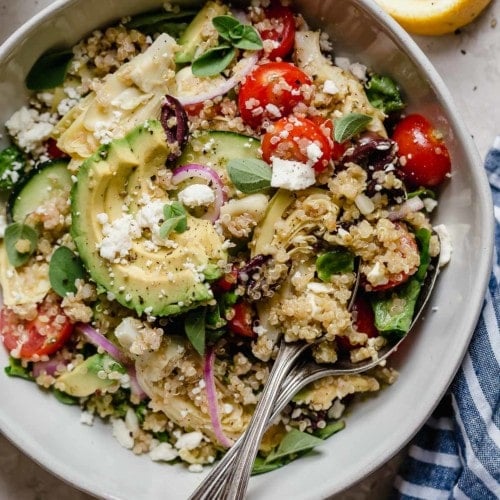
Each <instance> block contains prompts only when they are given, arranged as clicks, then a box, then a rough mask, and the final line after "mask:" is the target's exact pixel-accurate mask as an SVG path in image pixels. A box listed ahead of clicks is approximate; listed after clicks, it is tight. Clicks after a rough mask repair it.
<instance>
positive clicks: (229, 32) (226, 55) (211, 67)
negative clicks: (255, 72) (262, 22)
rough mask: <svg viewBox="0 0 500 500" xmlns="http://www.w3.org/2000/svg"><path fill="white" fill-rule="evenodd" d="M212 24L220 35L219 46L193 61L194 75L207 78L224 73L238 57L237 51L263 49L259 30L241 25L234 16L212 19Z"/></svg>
mask: <svg viewBox="0 0 500 500" xmlns="http://www.w3.org/2000/svg"><path fill="white" fill-rule="evenodd" d="M212 24H213V25H214V27H215V29H216V30H217V32H218V33H219V44H218V45H217V47H213V48H212V49H209V50H207V51H206V52H205V53H203V54H202V55H201V56H199V57H197V58H196V59H195V60H194V61H193V64H192V66H191V70H192V72H193V75H195V76H200V77H207V76H215V75H218V74H220V73H222V71H224V70H225V69H226V68H227V67H228V66H229V65H230V64H231V61H232V60H233V59H234V57H235V56H236V49H241V50H261V49H262V40H261V38H260V35H259V33H258V32H257V30H256V29H255V28H254V27H253V26H250V25H248V24H242V23H240V22H239V21H238V20H237V19H236V18H234V17H233V16H216V17H214V18H213V19H212Z"/></svg>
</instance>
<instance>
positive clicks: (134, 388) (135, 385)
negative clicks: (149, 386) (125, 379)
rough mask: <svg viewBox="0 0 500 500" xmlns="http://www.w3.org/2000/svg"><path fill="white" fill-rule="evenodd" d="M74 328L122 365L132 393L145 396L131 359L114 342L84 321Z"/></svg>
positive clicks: (141, 397)
mask: <svg viewBox="0 0 500 500" xmlns="http://www.w3.org/2000/svg"><path fill="white" fill-rule="evenodd" d="M75 330H77V331H78V332H80V333H82V334H83V335H85V337H87V339H88V340H89V341H90V342H91V343H92V344H94V345H95V346H97V347H101V348H102V349H103V350H104V351H106V352H107V353H108V354H109V355H110V356H111V357H112V358H114V359H116V361H118V362H119V363H121V364H122V365H123V366H124V368H125V369H126V370H127V373H128V376H129V378H130V391H131V392H132V394H135V395H136V396H138V397H139V398H140V399H144V398H145V397H147V394H146V393H145V392H144V390H143V389H142V387H141V386H140V384H139V381H138V379H137V374H136V371H135V367H134V365H133V364H131V360H130V359H129V358H128V357H127V356H126V355H125V354H123V352H122V351H121V350H120V349H119V348H118V347H117V346H116V345H115V344H113V342H111V341H110V340H108V339H107V338H106V337H105V336H104V335H103V334H102V333H99V332H98V331H97V330H96V329H95V328H92V327H91V326H90V325H87V324H85V323H77V324H76V325H75Z"/></svg>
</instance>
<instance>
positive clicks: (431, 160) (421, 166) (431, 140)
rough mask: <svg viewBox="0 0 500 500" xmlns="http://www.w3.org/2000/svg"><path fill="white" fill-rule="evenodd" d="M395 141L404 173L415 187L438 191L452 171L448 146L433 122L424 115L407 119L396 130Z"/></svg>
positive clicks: (411, 116)
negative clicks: (437, 188) (436, 187)
mask: <svg viewBox="0 0 500 500" xmlns="http://www.w3.org/2000/svg"><path fill="white" fill-rule="evenodd" d="M392 138H393V139H394V141H396V143H397V144H398V147H399V155H400V157H401V160H402V161H401V162H400V164H401V166H400V171H401V173H402V176H403V178H404V180H405V181H406V182H407V183H408V184H410V185H412V186H424V187H435V186H438V185H439V184H441V183H442V182H443V181H444V180H445V179H446V177H447V176H448V175H449V173H450V171H451V161H450V155H449V153H448V149H447V148H446V145H445V143H444V141H443V139H442V138H441V136H440V135H439V133H438V132H437V131H436V129H434V128H433V126H432V125H431V124H430V123H429V121H428V120H427V119H426V118H424V117H423V116H422V115H418V114H413V115H408V116H407V117H405V118H403V119H402V120H401V121H400V122H399V123H398V124H397V125H396V127H395V128H394V132H393V136H392Z"/></svg>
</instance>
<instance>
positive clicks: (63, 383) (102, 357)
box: [57, 354, 125, 398]
mask: <svg viewBox="0 0 500 500" xmlns="http://www.w3.org/2000/svg"><path fill="white" fill-rule="evenodd" d="M116 373H121V374H124V373H125V368H124V367H123V366H122V365H121V364H120V363H118V362H117V361H115V360H114V359H113V358H112V357H111V356H108V355H107V354H94V355H93V356H90V357H89V358H87V359H86V360H85V361H84V362H83V363H81V364H79V365H78V366H77V367H76V368H75V369H74V370H72V371H70V372H66V373H63V374H62V375H61V376H60V377H58V379H57V389H59V390H60V391H63V392H65V393H66V394H69V395H70V396H74V397H77V398H83V397H85V396H90V395H91V394H94V392H96V391H97V390H100V391H105V390H107V389H111V388H116V387H117V386H118V385H119V383H120V380H119V378H117V377H116V375H115V374H116ZM110 374H113V375H111V377H110V376H109V375H110Z"/></svg>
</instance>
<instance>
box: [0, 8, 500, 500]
mask: <svg viewBox="0 0 500 500" xmlns="http://www.w3.org/2000/svg"><path fill="white" fill-rule="evenodd" d="M80 1H81V0H54V2H53V3H52V4H50V5H48V6H47V7H45V8H43V9H42V10H40V11H39V12H38V13H37V14H35V15H34V16H33V17H31V18H30V19H29V20H27V21H26V22H25V23H23V24H22V25H21V26H20V27H19V28H17V29H16V30H15V31H14V32H13V33H12V34H11V35H10V36H9V37H8V38H7V39H6V40H5V41H4V42H3V43H2V44H1V45H0V61H4V60H6V59H8V57H9V56H10V54H11V53H12V52H13V51H14V49H15V47H16V46H17V45H18V44H19V42H20V41H22V40H23V38H25V37H26V36H29V35H30V34H32V33H33V32H35V31H36V29H37V27H38V25H39V24H40V23H42V22H43V21H45V20H47V19H49V18H51V17H53V16H56V15H57V14H58V13H59V12H64V11H65V10H66V9H70V8H71V7H72V6H73V4H76V3H78V2H80ZM352 2H353V4H355V5H356V6H357V7H358V8H360V9H361V10H363V11H365V12H366V13H368V14H369V15H370V16H372V17H374V18H375V19H376V20H377V22H378V23H379V24H380V26H381V27H382V28H383V29H384V30H385V34H386V35H387V36H388V37H389V38H390V39H391V40H392V41H393V42H394V43H395V45H396V46H398V48H399V49H400V50H402V51H404V53H405V54H406V55H407V56H408V57H409V59H410V60H411V61H412V63H413V64H414V65H415V67H416V68H417V69H418V70H419V72H420V73H422V74H425V75H426V77H427V78H428V83H429V85H430V87H431V88H432V89H433V90H434V91H435V93H436V95H437V96H438V99H439V102H440V105H441V106H442V107H443V109H444V110H445V111H446V118H447V121H448V122H449V123H450V127H451V129H453V131H454V133H455V135H456V140H457V142H458V143H461V144H462V145H464V147H465V148H464V149H465V153H466V155H467V158H466V159H464V161H465V162H466V163H468V164H469V165H471V166H472V168H473V169H474V171H475V174H474V181H475V182H476V183H477V188H478V191H479V192H480V193H481V196H482V200H481V201H482V203H481V204H480V212H481V217H482V220H483V231H482V236H483V238H484V239H483V240H482V244H483V246H484V252H486V256H485V257H484V258H483V259H482V260H481V261H480V262H479V266H478V268H477V269H476V271H477V275H478V278H477V279H476V281H475V286H474V288H473V289H471V290H469V296H470V300H469V304H472V307H471V309H473V310H474V311H475V314H472V315H470V316H468V317H467V318H465V321H464V323H463V325H462V329H463V330H464V331H467V332H468V336H467V341H466V342H464V343H463V345H462V346H461V349H460V350H459V353H458V354H457V356H456V363H455V365H454V366H453V367H452V370H450V373H451V375H450V377H449V380H448V382H447V384H446V385H444V386H442V387H440V388H439V390H437V391H435V393H434V396H435V398H434V404H433V405H432V406H430V407H428V408H427V409H426V412H425V414H426V416H425V418H422V414H421V413H418V412H415V413H414V418H413V420H411V421H407V422H405V425H404V426H401V427H400V428H398V429H395V430H394V436H393V437H392V439H391V442H392V443H393V444H392V445H391V446H388V447H387V448H386V450H385V453H384V454H383V455H382V456H379V457H377V459H373V460H372V461H371V462H369V463H366V464H365V465H366V467H365V468H364V471H363V473H362V475H361V476H360V475H353V476H355V477H350V476H347V477H345V478H344V480H343V481H342V483H341V484H340V485H339V487H338V488H336V489H335V491H333V490H332V487H331V486H330V487H329V486H328V483H325V484H324V485H316V490H315V492H314V493H315V495H316V498H317V495H322V496H323V497H327V496H329V495H331V494H332V493H339V492H341V491H343V490H345V489H346V488H349V487H350V486H353V485H354V484H355V482H356V481H359V480H361V479H362V478H363V477H366V476H368V475H369V474H370V473H372V472H373V471H375V470H376V469H377V468H378V467H380V466H381V465H382V464H384V463H386V462H387V461H388V460H390V459H391V458H392V457H393V456H394V455H395V454H396V453H397V452H398V451H399V450H400V449H402V448H403V447H404V446H405V445H406V444H407V443H408V442H409V441H410V440H411V439H412V437H413V436H414V435H415V434H416V433H417V432H418V430H419V429H420V427H421V426H422V425H424V423H425V421H426V420H427V418H428V417H429V416H430V414H431V413H432V411H433V410H434V408H435V406H436V405H437V404H438V403H439V401H440V399H441V398H442V396H443V395H444V393H445V392H446V390H447V389H448V387H449V385H450V383H451V382H452V380H453V378H454V376H455V373H456V372H457V370H458V369H459V367H460V364H461V362H462V358H463V357H464V355H465V353H466V350H467V348H468V345H469V342H470V339H471V337H472V334H473V332H474V328H475V326H476V323H477V320H478V318H479V315H480V312H481V309H482V307H481V306H482V303H483V298H484V292H485V290H486V288H487V285H488V280H489V275H490V270H491V266H492V260H493V248H494V215H493V210H491V207H492V206H493V204H492V197H491V191H490V187H489V184H488V181H487V176H486V173H485V171H484V169H483V167H482V162H481V159H480V156H479V153H478V151H477V148H476V145H475V144H474V142H473V140H472V138H471V135H470V133H469V132H468V130H467V129H466V127H465V125H464V124H463V122H462V121H461V119H460V112H459V110H458V108H457V106H456V105H455V103H454V100H453V98H452V96H451V94H450V92H449V90H448V88H447V86H446V84H445V83H444V81H443V79H442V78H441V76H440V75H439V74H438V72H437V71H436V69H435V68H434V66H433V65H432V63H431V62H430V60H429V59H428V58H427V56H426V55H425V54H424V52H423V51H422V50H421V49H420V48H419V47H418V45H417V44H416V42H415V41H414V40H413V38H412V37H411V36H410V35H409V34H408V33H407V32H406V31H405V30H404V29H403V28H402V27H401V26H400V25H399V24H398V23H397V22H396V21H395V20H394V19H392V18H391V17H390V16H389V15H388V14H387V13H386V12H385V11H384V10H383V9H382V8H381V7H380V6H379V5H378V4H377V3H376V2H373V1H372V0H352ZM158 3H160V2H158ZM483 255H484V253H483ZM0 432H2V434H3V435H4V436H5V437H6V438H7V439H8V440H9V441H11V442H12V443H13V444H14V445H15V446H16V447H17V448H19V449H20V450H21V451H22V452H23V453H24V454H26V455H28V456H29V457H30V458H31V459H32V460H34V461H35V462H36V463H38V464H39V465H40V466H41V467H42V468H44V469H45V470H48V471H49V472H50V473H51V474H53V475H54V476H56V477H58V478H59V479H61V480H62V481H64V482H65V483H67V484H69V485H71V486H73V487H76V488H78V489H80V490H82V491H84V492H86V493H89V494H90V495H100V496H102V497H103V498H109V499H112V498H113V499H116V498H117V497H116V496H114V495H111V494H109V492H106V491H105V489H104V488H103V487H101V486H99V485H95V484H93V483H90V482H88V481H87V480H86V479H85V478H84V477H82V475H81V474H76V473H74V472H73V471H71V468H69V467H67V468H66V470H63V469H64V468H61V469H58V468H56V467H55V464H54V463H53V462H52V460H51V454H50V453H49V452H47V451H46V450H41V449H40V448H38V447H37V446H36V445H34V444H32V442H31V441H30V439H29V434H28V433H26V432H25V431H23V430H22V429H20V428H17V427H16V426H15V422H9V420H8V419H6V418H4V416H3V415H2V412H1V411H0ZM311 498H312V497H311Z"/></svg>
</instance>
